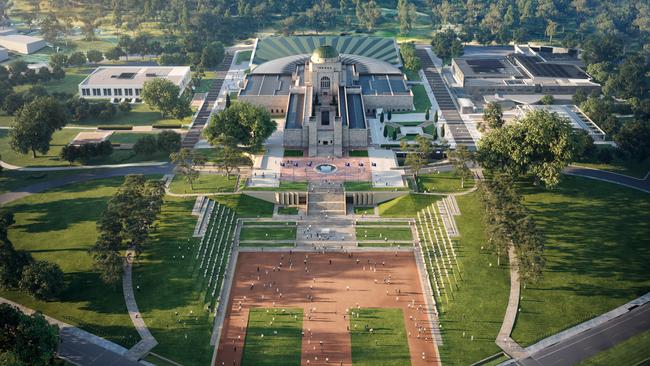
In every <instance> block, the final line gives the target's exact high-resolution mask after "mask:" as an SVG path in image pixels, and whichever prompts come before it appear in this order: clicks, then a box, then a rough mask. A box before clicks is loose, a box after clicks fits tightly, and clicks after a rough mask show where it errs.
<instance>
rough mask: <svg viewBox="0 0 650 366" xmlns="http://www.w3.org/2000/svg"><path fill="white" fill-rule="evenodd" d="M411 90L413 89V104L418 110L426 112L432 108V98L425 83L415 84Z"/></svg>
mask: <svg viewBox="0 0 650 366" xmlns="http://www.w3.org/2000/svg"><path fill="white" fill-rule="evenodd" d="M411 90H412V91H413V104H414V105H415V111H416V112H421V113H424V112H425V111H426V110H427V109H429V108H431V100H429V96H428V95H427V90H426V89H425V88H424V86H423V85H413V86H412V87H411Z"/></svg>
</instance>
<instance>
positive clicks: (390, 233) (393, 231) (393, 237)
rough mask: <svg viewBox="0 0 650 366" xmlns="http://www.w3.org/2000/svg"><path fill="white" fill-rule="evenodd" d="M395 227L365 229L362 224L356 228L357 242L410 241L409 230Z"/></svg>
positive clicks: (408, 228)
mask: <svg viewBox="0 0 650 366" xmlns="http://www.w3.org/2000/svg"><path fill="white" fill-rule="evenodd" d="M405 225H407V226H406V227H395V226H394V225H392V226H390V227H388V228H385V227H367V226H364V225H363V224H358V225H357V226H356V232H357V241H361V240H366V241H372V240H374V241H412V240H413V234H412V232H411V228H410V227H408V224H405Z"/></svg>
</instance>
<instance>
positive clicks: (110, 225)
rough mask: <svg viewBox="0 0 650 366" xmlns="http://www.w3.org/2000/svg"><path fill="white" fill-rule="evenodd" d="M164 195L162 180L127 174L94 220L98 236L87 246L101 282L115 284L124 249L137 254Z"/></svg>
mask: <svg viewBox="0 0 650 366" xmlns="http://www.w3.org/2000/svg"><path fill="white" fill-rule="evenodd" d="M164 195H165V188H164V185H163V182H162V181H160V180H147V179H146V178H145V177H144V176H143V175H127V176H126V177H125V179H124V183H122V185H121V186H120V187H119V188H118V190H117V192H116V193H115V195H114V196H113V197H112V198H111V199H110V201H108V206H107V207H106V209H105V210H104V212H103V213H102V215H101V217H100V218H99V220H98V221H97V229H98V232H99V235H98V237H97V241H96V242H95V244H94V245H93V247H92V248H91V249H90V253H91V254H92V256H93V260H94V262H95V268H96V269H97V270H98V271H99V272H100V276H101V279H102V281H104V282H105V283H107V284H112V285H115V284H117V283H118V282H119V281H120V279H121V278H122V270H123V263H124V258H123V256H122V252H123V250H124V249H128V250H133V251H134V252H135V254H136V255H139V254H140V253H141V252H142V250H143V249H144V247H145V246H146V244H147V242H148V241H149V234H150V232H151V231H152V230H154V229H155V222H156V218H157V216H158V213H160V209H161V207H162V203H163V197H164Z"/></svg>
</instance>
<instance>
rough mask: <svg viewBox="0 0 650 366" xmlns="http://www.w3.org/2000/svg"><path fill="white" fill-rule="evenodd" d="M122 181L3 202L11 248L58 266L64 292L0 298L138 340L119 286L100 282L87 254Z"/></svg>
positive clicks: (118, 338)
mask: <svg viewBox="0 0 650 366" xmlns="http://www.w3.org/2000/svg"><path fill="white" fill-rule="evenodd" d="M123 180H124V179H123V178H121V177H119V178H111V179H101V180H93V181H88V182H85V183H77V184H74V185H68V186H64V187H60V188H56V189H52V190H49V191H47V192H44V193H39V194H34V195H31V196H29V197H26V198H23V199H21V200H18V201H15V202H12V203H9V204H8V205H7V206H6V207H5V208H6V209H8V210H9V211H11V212H13V213H14V215H15V220H16V223H15V224H14V225H13V226H12V227H11V228H10V229H9V238H10V240H11V241H12V242H13V244H14V247H15V248H16V249H18V250H25V251H27V252H29V253H30V254H31V255H32V256H33V257H34V259H36V260H44V261H49V262H53V263H56V264H57V265H59V266H60V267H61V269H62V270H63V272H64V273H65V282H66V290H65V291H64V292H63V293H62V295H61V297H60V298H59V299H57V300H54V301H39V300H35V299H33V298H32V297H30V296H28V295H27V294H25V293H23V292H20V291H8V290H1V291H0V296H2V297H5V298H8V299H10V300H12V301H15V302H17V303H20V304H23V305H25V306H27V307H30V308H33V309H36V310H39V311H41V312H43V313H44V314H46V315H49V316H51V317H53V318H55V319H59V320H61V321H64V322H67V323H70V324H73V325H77V326H79V327H81V328H83V329H85V330H87V331H89V332H91V333H93V334H96V335H98V336H100V337H104V338H107V339H108V340H111V341H113V342H116V343H119V344H121V345H123V346H126V347H130V346H132V345H134V344H135V343H136V342H138V341H139V340H140V337H139V336H138V334H137V332H136V331H135V328H133V324H132V323H131V320H130V319H129V316H128V314H127V311H126V305H125V304H124V298H123V294H122V287H121V285H120V286H116V287H111V286H106V285H105V284H104V283H103V282H102V281H101V280H100V278H99V273H97V272H96V271H95V270H94V269H93V259H92V255H91V254H89V253H88V249H89V248H90V247H91V246H92V245H93V244H94V243H95V240H96V238H97V229H96V221H97V220H98V219H99V217H100V215H101V213H102V211H103V210H104V209H105V208H106V204H107V202H108V200H109V199H110V198H111V197H112V196H113V194H114V193H115V191H116V189H117V187H119V186H120V185H121V184H122V182H123ZM190 209H191V207H190Z"/></svg>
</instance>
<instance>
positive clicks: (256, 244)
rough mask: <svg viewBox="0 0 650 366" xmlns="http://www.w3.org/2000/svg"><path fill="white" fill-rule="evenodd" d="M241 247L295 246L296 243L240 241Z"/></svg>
mask: <svg viewBox="0 0 650 366" xmlns="http://www.w3.org/2000/svg"><path fill="white" fill-rule="evenodd" d="M239 246H240V247H256V248H259V247H264V248H293V247H295V244H294V243H269V242H259V241H258V242H246V243H239Z"/></svg>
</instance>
